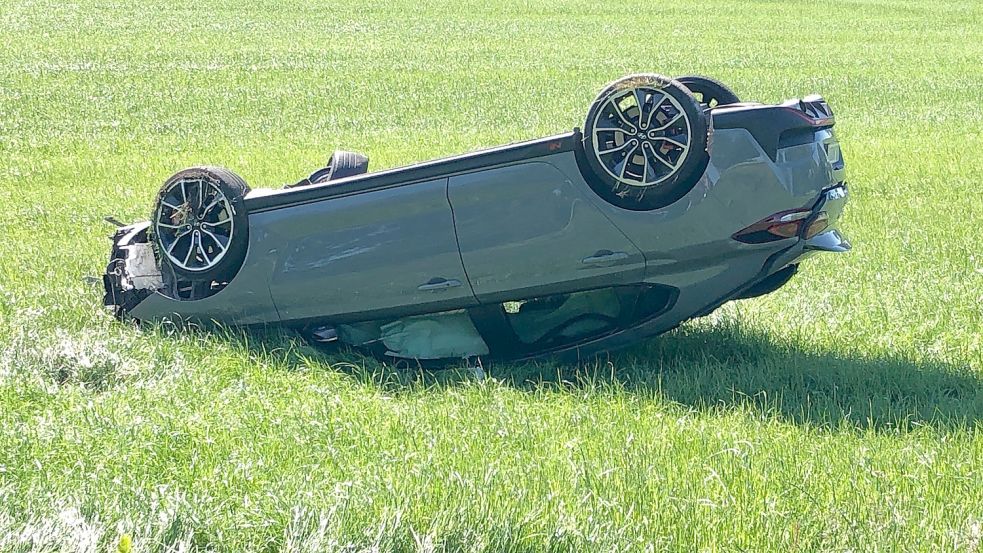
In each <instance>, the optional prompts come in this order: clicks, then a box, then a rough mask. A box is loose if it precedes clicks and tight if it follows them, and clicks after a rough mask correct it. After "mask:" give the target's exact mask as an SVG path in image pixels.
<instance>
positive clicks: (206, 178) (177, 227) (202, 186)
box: [151, 167, 249, 286]
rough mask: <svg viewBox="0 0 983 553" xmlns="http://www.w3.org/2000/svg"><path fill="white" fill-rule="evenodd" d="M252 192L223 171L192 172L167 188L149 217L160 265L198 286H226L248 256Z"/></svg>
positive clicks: (195, 169)
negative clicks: (245, 200) (248, 195)
mask: <svg viewBox="0 0 983 553" xmlns="http://www.w3.org/2000/svg"><path fill="white" fill-rule="evenodd" d="M248 192H249V187H248V186H246V183H245V181H243V180H242V178H241V177H239V176H238V175H236V174H235V173H233V172H232V171H229V170H228V169H222V168H220V167H193V168H190V169H185V170H183V171H179V172H178V173H176V174H175V175H174V176H172V177H171V178H169V179H167V181H166V182H164V185H163V186H162V187H161V189H160V193H159V194H158V195H157V203H156V205H155V206H154V212H153V215H152V216H151V231H152V235H153V243H154V246H155V248H156V249H157V253H158V259H159V260H160V261H161V265H162V266H164V265H166V266H168V267H170V268H171V269H172V270H173V272H174V274H175V275H176V276H177V277H178V278H179V279H181V280H186V281H190V282H191V283H196V284H198V285H202V284H203V285H206V286H207V285H210V284H211V283H212V282H213V281H218V282H227V281H229V280H231V279H232V277H234V276H235V274H236V272H238V270H239V267H240V266H241V265H242V261H243V259H244V258H245V256H246V247H247V244H248V242H249V223H248V217H247V216H246V209H245V205H244V203H243V198H244V197H245V195H246V193H248Z"/></svg>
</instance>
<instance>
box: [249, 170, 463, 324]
mask: <svg viewBox="0 0 983 553" xmlns="http://www.w3.org/2000/svg"><path fill="white" fill-rule="evenodd" d="M263 215H269V218H267V219H264V221H263V222H262V224H261V225H253V227H254V228H261V229H263V230H264V231H266V232H271V233H276V234H277V236H276V238H275V239H274V240H271V241H270V242H272V243H275V244H278V245H279V246H280V247H279V248H278V249H277V250H275V251H274V252H271V253H272V254H273V255H275V256H276V257H277V263H276V267H275V269H274V274H273V277H272V279H271V286H270V289H271V293H272V295H273V300H274V303H275V305H276V308H277V310H278V312H279V314H280V317H281V319H282V320H284V321H289V320H297V319H308V318H332V317H334V318H336V319H338V320H345V319H348V320H351V319H364V318H369V317H371V316H380V317H390V316H397V315H404V314H414V313H424V312H428V311H442V310H447V309H456V308H461V307H466V306H469V305H474V304H476V303H477V302H476V300H475V298H474V296H473V294H472V293H471V288H470V286H468V282H467V277H466V276H465V272H464V267H463V266H462V264H461V257H460V254H459V252H458V248H457V240H456V238H455V235H454V223H453V219H452V217H451V210H450V205H449V204H448V201H447V179H446V178H441V179H436V180H431V181H427V182H420V183H414V184H410V185H405V186H398V187H391V188H386V189H380V190H374V191H370V192H362V193H358V194H353V195H350V196H343V197H337V198H330V199H325V200H321V201H318V202H315V203H310V204H305V205H301V206H296V207H289V208H283V209H277V210H274V211H272V212H269V214H265V213H264V214H263Z"/></svg>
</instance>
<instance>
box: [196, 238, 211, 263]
mask: <svg viewBox="0 0 983 553" xmlns="http://www.w3.org/2000/svg"><path fill="white" fill-rule="evenodd" d="M198 251H199V252H201V257H202V259H204V260H205V266H206V267H207V266H208V265H211V264H212V258H210V257H208V252H206V251H205V246H204V245H203V244H202V243H201V237H200V236H199V237H198Z"/></svg>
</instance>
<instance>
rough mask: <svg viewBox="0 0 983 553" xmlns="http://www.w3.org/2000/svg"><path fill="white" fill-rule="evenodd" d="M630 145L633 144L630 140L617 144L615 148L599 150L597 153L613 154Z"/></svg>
mask: <svg viewBox="0 0 983 553" xmlns="http://www.w3.org/2000/svg"><path fill="white" fill-rule="evenodd" d="M628 146H631V141H630V140H628V141H625V143H624V144H622V145H621V146H615V147H614V148H608V149H607V150H598V152H597V155H601V156H606V155H609V154H613V153H615V152H620V151H621V150H624V149H625V148H626V147H628Z"/></svg>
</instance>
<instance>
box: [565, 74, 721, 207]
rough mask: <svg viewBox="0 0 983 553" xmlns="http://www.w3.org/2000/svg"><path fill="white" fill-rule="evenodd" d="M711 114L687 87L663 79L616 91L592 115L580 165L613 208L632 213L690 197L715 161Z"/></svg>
mask: <svg viewBox="0 0 983 553" xmlns="http://www.w3.org/2000/svg"><path fill="white" fill-rule="evenodd" d="M707 132H708V124H707V118H706V115H705V114H704V110H703V109H702V108H701V107H700V104H699V103H698V102H697V101H696V99H695V98H694V97H693V95H692V94H691V93H690V91H689V90H687V89H686V87H684V86H683V85H681V84H680V83H679V82H677V81H674V80H672V79H670V78H668V77H664V76H662V75H655V74H640V75H629V76H627V77H623V78H621V79H618V80H617V81H615V82H613V83H611V84H609V85H608V86H607V87H605V88H604V90H602V91H601V93H600V94H598V96H597V98H596V99H595V100H594V102H593V103H592V104H591V107H590V109H589V111H588V112H587V121H586V124H585V125H584V135H583V147H582V151H581V152H580V156H579V159H580V160H581V161H582V163H581V166H582V167H584V168H586V169H587V170H586V171H583V172H584V174H585V177H587V181H588V183H589V184H590V185H591V188H593V189H594V191H595V192H596V193H597V194H598V195H599V196H601V197H602V198H604V199H605V200H606V201H608V202H610V203H612V204H614V205H617V206H619V207H622V208H625V209H631V210H640V211H644V210H651V209H658V208H661V207H665V206H667V205H669V204H672V203H674V202H676V201H677V200H679V199H680V198H682V197H683V196H685V195H686V194H687V193H688V192H689V191H690V190H692V189H693V187H694V186H695V185H696V183H697V182H698V181H699V179H700V177H701V176H702V175H703V172H704V171H705V170H706V166H707V163H708V161H709V155H708V154H707V142H708V137H707Z"/></svg>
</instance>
